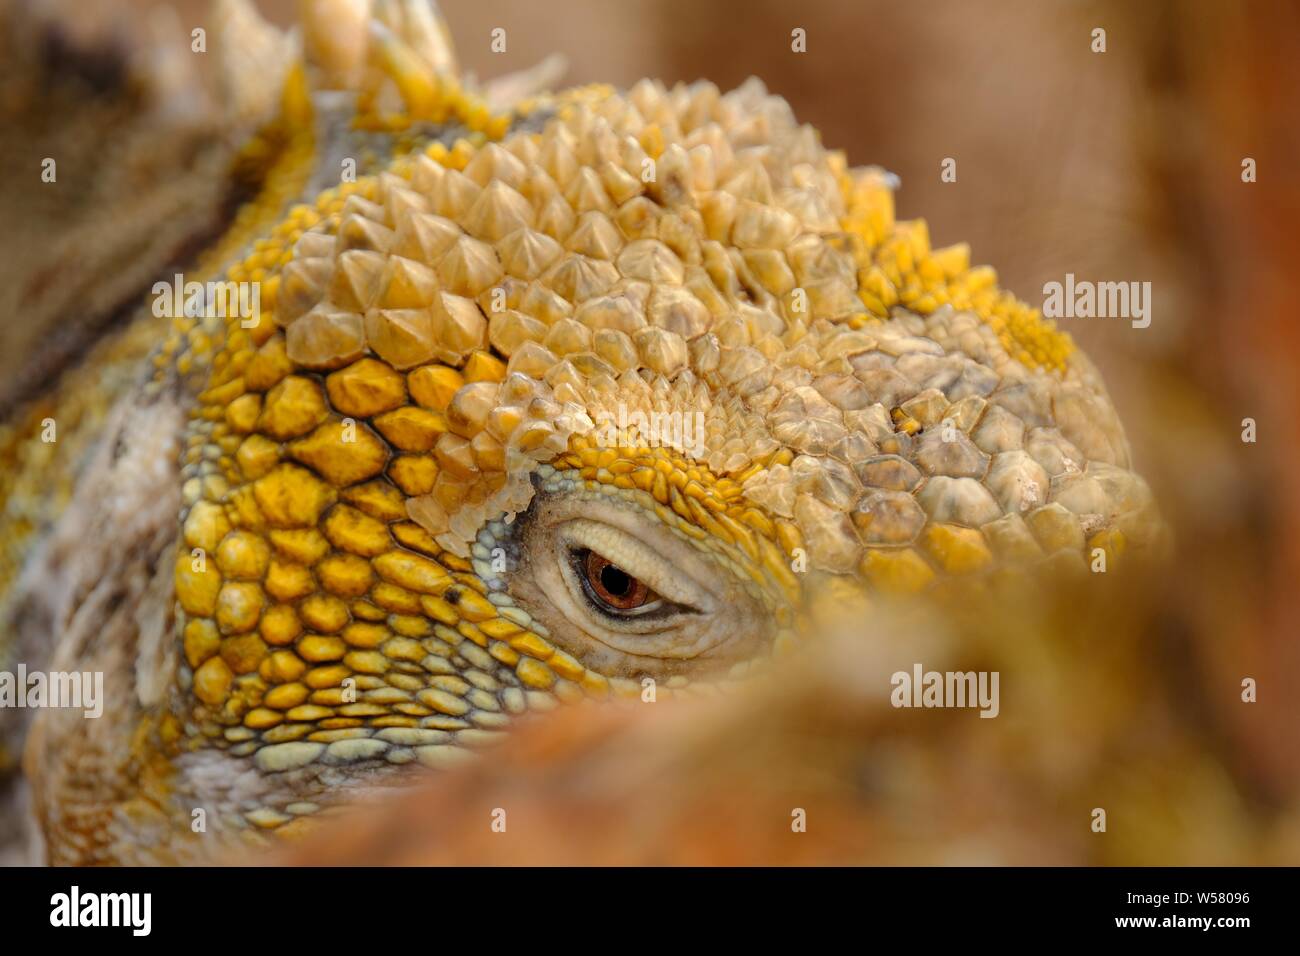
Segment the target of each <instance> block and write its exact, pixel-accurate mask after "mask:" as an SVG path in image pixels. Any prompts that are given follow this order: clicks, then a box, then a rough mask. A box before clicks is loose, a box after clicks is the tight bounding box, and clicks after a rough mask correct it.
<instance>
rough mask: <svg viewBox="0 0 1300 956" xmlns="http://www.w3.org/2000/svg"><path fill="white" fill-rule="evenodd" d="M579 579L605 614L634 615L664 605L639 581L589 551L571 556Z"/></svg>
mask: <svg viewBox="0 0 1300 956" xmlns="http://www.w3.org/2000/svg"><path fill="white" fill-rule="evenodd" d="M574 558H575V560H576V561H577V568H578V575H579V579H580V580H581V581H582V585H583V590H585V591H586V592H587V597H589V598H590V599H591V601H592V603H593V604H595V605H596V606H597V607H598V608H599V609H600V610H602V611H604V612H605V613H606V614H612V615H614V616H616V617H617V616H629V617H630V616H634V615H636V614H644V613H647V612H649V611H654V610H657V609H658V608H659V607H661V606H662V605H663V603H664V601H663V598H661V597H659V595H658V594H656V593H655V592H654V591H652V590H650V588H648V587H647V586H646V584H645V582H644V581H642V580H641V579H639V578H637V577H634V576H633V575H631V574H629V573H628V572H627V571H624V570H623V569H622V568H620V567H619V566H618V565H617V564H615V563H614V562H612V561H610V560H609V559H608V558H605V557H602V556H601V555H599V554H597V553H596V552H595V551H592V550H591V549H590V548H582V549H579V550H578V551H577V552H575V553H574Z"/></svg>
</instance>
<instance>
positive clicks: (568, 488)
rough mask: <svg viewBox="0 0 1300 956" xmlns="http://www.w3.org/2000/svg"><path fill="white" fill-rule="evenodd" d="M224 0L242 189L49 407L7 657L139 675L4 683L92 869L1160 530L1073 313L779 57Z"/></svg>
mask: <svg viewBox="0 0 1300 956" xmlns="http://www.w3.org/2000/svg"><path fill="white" fill-rule="evenodd" d="M220 9H221V11H222V12H221V14H220V18H221V22H222V23H224V24H225V31H224V33H222V34H221V35H220V36H219V37H217V38H214V39H213V40H212V41H211V42H212V43H213V44H214V52H215V53H217V54H219V55H224V56H228V57H233V58H237V62H236V63H235V65H234V66H233V67H231V68H230V69H228V70H227V72H226V78H227V81H228V87H229V88H228V90H227V97H226V100H225V103H226V106H225V107H224V113H223V114H222V115H223V116H224V117H225V125H224V127H223V129H224V131H225V138H224V139H223V138H221V137H219V136H215V135H210V131H207V130H197V131H196V130H190V131H189V134H190V136H191V138H192V140H193V142H195V143H197V144H198V145H197V146H195V147H194V151H193V156H194V157H195V163H196V166H197V168H188V169H186V170H185V171H183V172H181V173H178V174H177V177H178V178H177V179H176V180H175V181H176V182H182V183H186V184H189V187H188V189H186V190H178V191H176V193H175V195H176V197H177V199H176V202H178V203H180V205H179V208H180V209H182V210H183V209H184V202H183V201H184V200H186V198H187V197H195V198H193V202H194V204H195V205H197V206H200V207H202V208H203V209H205V210H207V212H208V213H209V216H208V218H205V217H204V216H200V215H199V214H197V213H190V215H191V219H190V221H187V222H182V223H179V224H178V223H177V222H176V221H175V219H174V216H173V214H172V213H166V214H164V213H163V212H161V211H160V212H155V213H154V214H153V216H154V218H153V219H152V220H151V221H152V222H154V223H155V224H168V225H170V226H172V227H173V228H175V227H178V226H180V227H183V228H176V231H177V233H178V234H179V235H187V234H190V233H192V234H193V235H194V236H203V235H205V234H206V235H207V238H206V239H205V240H204V241H203V242H202V243H201V244H200V248H201V252H200V253H199V254H198V255H193V256H190V257H189V258H188V259H187V258H185V257H184V256H183V255H181V256H180V257H179V259H177V258H176V257H173V259H172V261H181V262H183V263H184V268H183V269H172V268H171V267H170V265H169V264H168V260H167V258H166V257H165V256H162V255H160V254H157V253H155V254H153V255H152V256H151V257H147V256H146V255H145V252H144V251H142V252H141V253H140V256H139V259H140V261H145V259H146V258H147V261H148V262H149V263H151V267H152V269H153V274H151V275H149V276H148V277H147V278H146V279H143V280H142V279H141V277H139V276H135V277H134V278H133V279H132V282H131V283H129V284H130V285H132V286H133V288H134V291H135V293H136V294H137V298H136V300H135V301H136V302H137V303H143V304H138V305H137V307H136V308H135V309H134V310H130V309H128V310H126V315H125V317H124V318H123V319H121V320H119V321H117V322H116V323H110V324H108V325H107V326H105V325H104V324H103V323H88V324H87V327H88V328H90V329H91V332H92V333H93V334H88V336H87V337H88V338H89V339H94V340H95V344H94V346H93V347H91V348H89V349H88V350H87V349H86V348H84V347H83V348H82V350H81V351H80V353H77V352H76V350H68V351H70V352H71V354H72V355H73V357H72V358H66V357H65V358H64V360H63V361H62V364H61V372H60V374H58V375H57V376H48V377H47V379H48V380H47V381H46V382H45V383H43V385H44V386H45V387H43V388H34V387H33V388H29V389H28V391H27V394H26V396H25V399H26V400H25V401H24V403H22V404H21V405H19V406H18V407H17V408H16V410H15V411H14V412H13V413H12V414H11V415H10V416H9V418H8V421H7V423H6V424H5V426H4V432H3V433H2V434H3V446H2V448H0V454H2V455H3V457H4V461H5V474H4V478H3V484H2V485H0V504H2V506H3V512H2V513H0V540H2V541H3V542H4V544H3V548H4V565H3V567H2V568H0V589H3V609H4V614H5V619H4V623H3V627H4V632H3V637H2V638H0V640H2V641H3V643H2V644H0V646H2V647H3V648H4V658H3V660H4V662H5V665H4V667H5V669H8V670H12V669H13V667H14V666H15V664H16V663H17V662H19V661H21V662H22V663H24V665H25V666H26V667H27V669H28V670H39V669H44V670H48V671H52V672H59V671H73V670H75V671H99V672H103V674H104V684H105V701H104V714H103V716H102V717H101V718H99V719H96V720H87V719H85V718H84V717H83V716H82V714H81V712H80V711H76V710H68V709H44V710H40V711H37V712H36V715H35V717H34V718H33V719H32V720H31V721H30V722H28V721H26V720H25V719H23V718H24V717H25V716H26V712H22V713H20V712H17V711H12V710H11V711H0V714H3V716H4V718H5V720H6V721H7V722H8V723H7V747H8V751H7V752H8V753H9V754H10V757H11V761H16V757H17V754H18V753H19V752H20V750H21V753H22V754H23V757H22V780H19V779H18V777H17V776H16V774H12V773H11V777H10V785H11V790H12V795H11V799H18V796H19V795H20V794H26V793H27V790H26V788H30V792H29V796H27V797H25V798H24V799H26V800H29V802H30V817H31V819H32V821H34V824H35V830H36V832H37V833H38V834H39V837H40V840H41V843H42V844H43V850H42V852H43V854H44V858H45V859H48V860H49V861H50V862H54V863H105V862H111V863H142V862H152V863H171V862H183V861H187V860H193V859H201V858H205V857H207V856H208V855H209V854H211V853H212V852H213V849H214V847H228V846H229V845H230V844H231V843H236V844H237V843H239V842H241V841H247V842H249V843H251V844H256V845H262V844H265V843H268V842H274V838H275V836H276V835H286V834H288V835H292V834H294V833H297V832H301V831H303V830H306V829H310V827H311V825H312V821H313V820H314V819H316V818H318V817H320V816H321V815H327V814H329V813H330V812H331V808H333V807H336V806H341V805H344V804H346V803H347V802H349V801H350V800H352V799H354V798H356V797H358V796H359V795H361V794H363V793H366V792H369V791H372V790H375V789H377V788H384V787H386V786H388V785H390V784H395V783H398V782H401V781H403V780H405V779H408V777H409V775H411V774H413V773H417V772H418V770H419V768H421V767H432V768H439V769H441V768H450V767H452V766H454V765H455V764H457V763H458V762H460V761H463V760H466V759H472V758H473V755H474V754H475V753H476V752H479V751H481V750H482V749H483V748H485V747H488V745H490V744H491V742H492V741H493V740H494V739H496V738H498V737H499V736H500V735H501V734H503V733H505V732H507V728H508V726H509V725H510V723H511V720H512V719H513V718H514V716H515V715H519V714H523V713H525V712H529V711H545V710H547V709H550V708H552V707H554V706H556V705H557V704H562V703H567V702H572V701H577V700H581V699H585V698H590V697H606V696H611V697H620V696H631V697H636V696H638V695H641V694H642V693H643V692H644V690H645V688H646V687H647V686H650V685H653V686H655V687H656V688H657V690H658V694H659V695H660V697H662V698H665V699H667V698H671V697H672V696H674V695H679V694H692V693H697V692H699V693H704V692H708V689H709V688H711V687H717V686H720V685H727V684H729V683H733V682H737V681H743V680H744V679H745V678H746V675H747V674H748V673H750V671H751V670H753V669H755V668H762V667H768V666H771V665H770V663H769V662H771V661H773V660H779V658H780V657H781V655H783V654H787V653H794V652H797V646H798V644H799V643H800V641H801V639H802V638H803V636H804V635H805V633H806V632H807V631H808V630H809V628H810V626H811V625H810V624H809V617H808V615H807V613H806V608H807V604H808V600H809V595H810V593H812V592H813V591H816V592H817V593H819V594H823V595H824V594H827V593H829V594H831V595H832V596H834V595H836V594H848V593H850V592H852V593H854V594H858V595H862V594H865V595H867V596H868V597H870V596H872V595H884V594H896V593H906V594H912V593H928V592H933V591H934V590H935V589H937V588H941V587H942V586H943V583H944V582H945V581H949V580H956V579H962V580H972V579H973V580H979V579H980V578H981V577H982V576H987V575H991V574H997V573H1001V572H1004V571H1006V570H1008V569H1011V570H1013V571H1015V572H1016V573H1020V572H1023V573H1026V574H1028V573H1031V572H1032V571H1033V569H1035V568H1040V567H1043V566H1048V567H1053V568H1062V567H1064V568H1068V567H1079V568H1081V567H1083V565H1084V562H1085V558H1086V559H1087V560H1092V556H1093V555H1095V554H1102V555H1104V556H1105V557H1108V558H1109V559H1111V560H1113V559H1114V558H1115V557H1116V556H1117V555H1119V554H1121V553H1124V552H1125V551H1131V550H1141V549H1144V548H1153V547H1154V546H1155V545H1156V544H1157V543H1158V541H1159V540H1160V537H1161V524H1160V520H1159V517H1158V515H1157V512H1156V509H1155V505H1154V503H1153V501H1152V496H1151V493H1150V491H1149V490H1148V488H1147V486H1146V484H1145V483H1144V481H1143V480H1142V478H1141V477H1139V475H1137V474H1136V473H1135V471H1134V470H1133V467H1132V460H1131V454H1130V449H1129V446H1128V443H1127V441H1126V439H1125V436H1124V432H1123V429H1122V427H1121V424H1120V422H1119V419H1118V416H1117V414H1116V411H1115V408H1114V406H1113V404H1112V402H1111V400H1110V399H1109V397H1108V396H1107V392H1106V390H1105V387H1104V385H1103V383H1102V379H1101V377H1100V376H1099V374H1098V372H1097V371H1096V370H1095V368H1094V367H1093V365H1092V364H1091V363H1090V362H1089V361H1088V359H1087V358H1086V357H1085V356H1084V355H1083V354H1082V353H1081V352H1080V351H1079V350H1078V349H1077V348H1076V347H1075V346H1074V344H1073V343H1072V341H1071V340H1070V338H1069V336H1068V335H1066V334H1064V333H1063V332H1061V331H1058V330H1057V329H1056V328H1055V327H1054V326H1053V324H1052V323H1051V322H1049V321H1045V320H1044V319H1043V318H1042V316H1041V315H1040V313H1039V311H1038V310H1036V309H1034V308H1033V307H1031V306H1030V305H1028V304H1026V303H1024V302H1022V301H1020V300H1018V299H1017V298H1016V297H1015V296H1013V295H1012V294H1010V293H1008V292H1005V291H1003V290H1002V289H1000V288H999V286H998V284H997V278H996V275H995V273H994V271H993V270H992V269H991V268H989V267H987V266H972V265H971V263H970V258H969V250H968V248H967V247H966V246H965V245H956V246H948V247H946V248H933V247H932V246H931V244H930V240H929V234H928V230H927V226H926V224H925V222H924V221H922V220H919V219H914V220H898V219H896V218H895V214H894V188H895V185H896V184H895V182H894V180H893V178H892V177H891V176H890V175H889V174H887V173H885V172H884V171H883V170H880V169H878V168H874V167H855V166H851V165H850V164H849V161H848V159H847V158H846V157H845V156H844V155H843V154H842V153H839V152H836V151H834V150H832V149H828V148H827V147H826V146H824V145H823V144H822V142H821V140H820V137H819V134H818V132H817V131H816V130H815V129H814V128H812V127H810V126H807V125H801V124H800V123H798V122H797V121H796V119H795V117H794V116H793V115H792V112H791V110H790V108H789V106H788V105H787V104H786V103H785V102H784V101H783V100H782V99H780V98H779V97H777V96H773V95H770V94H769V93H768V92H767V91H766V90H765V88H764V87H763V85H762V84H761V83H760V82H759V81H758V80H756V79H751V80H749V81H748V82H746V83H745V84H743V85H742V86H741V87H739V88H738V89H736V90H733V91H730V92H725V93H724V92H722V91H721V90H719V89H718V88H717V87H716V86H714V85H713V84H711V83H708V82H698V83H693V84H690V85H678V86H675V87H672V88H668V87H665V86H664V85H663V84H661V83H658V82H655V81H653V80H645V81H642V82H640V83H637V84H636V85H635V86H633V87H632V88H630V89H628V90H616V89H613V88H610V87H606V86H586V87H580V88H576V89H569V90H563V91H560V92H540V91H538V90H536V89H534V87H536V86H537V81H538V79H539V76H549V73H550V71H549V69H547V70H543V71H541V73H540V74H538V75H529V76H524V77H522V78H520V77H514V78H506V79H505V80H504V81H500V82H498V83H495V84H490V85H488V86H487V87H484V88H479V89H475V88H471V87H470V86H469V85H468V84H467V83H465V82H463V81H462V80H461V79H459V78H458V76H459V74H458V72H457V67H456V64H455V61H454V57H453V54H452V52H451V46H450V43H449V42H448V40H447V33H446V29H445V27H444V26H443V24H442V21H441V20H440V18H439V17H438V15H437V13H436V11H435V10H434V9H433V8H432V7H431V6H430V5H429V4H428V3H427V2H426V0H395V2H385V0H379V2H376V3H374V5H373V10H372V9H370V7H369V5H368V4H366V3H364V2H343V0H339V2H321V3H315V4H312V3H309V4H305V5H304V12H303V23H302V25H301V28H300V29H299V30H298V31H297V32H296V33H295V34H293V35H291V36H286V35H284V34H281V33H280V32H279V31H277V30H276V29H275V28H273V27H271V26H269V25H267V24H265V23H264V22H262V21H261V20H260V19H259V18H258V16H257V14H256V13H255V12H254V11H253V10H252V8H251V7H250V6H248V5H247V3H246V2H245V0H228V2H226V3H224V4H222V5H221V8H220ZM50 29H54V28H50ZM223 45H224V46H225V47H226V49H225V52H224V53H223V51H222V49H220V47H222V46H223ZM236 50H237V51H238V52H237V53H236V52H235V51H236ZM268 91H270V92H271V93H274V95H268ZM154 122H161V121H159V120H154ZM244 129H248V130H253V131H252V132H250V133H248V134H246V135H244V134H241V133H240V132H239V131H240V130H244ZM232 131H233V132H232ZM159 148H160V149H164V148H165V144H160V145H159ZM56 158H57V157H56ZM32 175H33V179H34V180H35V177H36V175H37V173H36V172H35V171H34V172H33V173H32ZM76 188H77V183H76V182H75V181H73V179H72V177H71V174H70V173H62V174H60V176H59V177H58V179H57V181H56V182H52V183H47V184H40V185H35V184H34V185H32V186H30V189H31V190H33V191H35V190H39V189H48V190H51V191H54V190H73V189H76ZM197 189H202V190H204V191H205V192H203V193H202V194H201V195H200V194H199V193H196V192H194V191H193V190H197ZM148 199H149V197H148V196H141V197H138V198H137V197H132V202H131V203H129V204H125V208H124V209H122V210H121V214H123V215H126V216H127V217H128V221H124V222H123V228H126V227H127V226H129V225H130V222H129V217H130V213H131V206H132V205H134V204H137V203H138V204H141V205H144V204H147V202H148ZM223 210H225V212H224V213H223V212H222V211H223ZM178 214H179V215H182V216H183V215H186V213H185V212H183V211H182V212H180V213H178ZM33 215H35V214H33ZM143 215H144V213H142V216H143ZM209 219H211V220H212V221H213V222H216V223H224V224H223V225H222V226H221V227H220V228H217V229H214V228H212V226H211V225H210V224H209ZM145 221H146V220H145V219H144V218H141V219H140V220H138V222H141V223H143V222H145ZM139 231H140V229H139V228H138V227H137V228H136V229H135V230H134V232H139ZM150 231H156V230H150ZM96 235H97V236H98V237H100V241H101V242H103V243H108V244H111V243H112V242H113V230H112V228H111V227H110V228H107V229H106V230H101V232H99V233H97V234H96ZM172 245H173V246H174V247H177V248H181V249H183V248H184V245H183V244H182V243H173V244H172ZM127 258H128V259H131V257H127ZM132 261H134V260H132ZM95 265H96V270H97V271H96V275H97V276H98V279H97V281H100V280H102V281H104V282H107V281H108V280H109V279H120V278H121V274H120V271H118V267H117V266H110V265H108V264H105V263H102V262H98V263H95ZM69 268H72V269H73V277H74V278H76V279H77V280H78V283H79V287H80V288H85V289H95V288H99V286H97V285H94V284H90V283H87V282H85V281H83V277H81V276H77V275H76V273H75V266H69ZM173 272H182V273H183V278H184V281H185V282H196V283H200V284H204V283H209V282H211V283H214V285H213V286H212V287H211V290H212V292H211V293H209V287H207V286H206V285H205V286H203V287H202V288H203V294H202V295H201V296H200V297H199V299H196V300H193V301H190V299H189V297H188V294H186V295H184V296H179V297H178V296H175V295H172V294H171V293H170V291H169V290H170V289H171V288H173V281H172V280H173V275H172V273H173ZM86 278H89V277H86ZM154 280H160V284H159V285H156V286H155V285H153V282H154ZM53 281H54V283H55V285H58V283H60V282H62V281H63V279H62V276H61V275H60V278H59V279H56V280H53ZM120 284H121V282H119V285H120ZM104 288H105V289H107V286H104ZM250 290H253V292H254V294H253V295H248V294H247V293H248V292H249V291H250ZM123 295H124V293H123V290H121V289H120V288H119V289H117V290H116V291H115V292H114V294H113V296H111V297H107V296H106V297H104V298H105V305H104V306H103V307H102V308H100V310H99V311H100V312H101V313H103V314H105V315H107V314H108V313H109V312H110V311H111V310H110V309H109V308H108V304H110V303H111V304H113V305H114V306H117V303H118V302H119V301H121V300H123ZM178 298H183V299H185V301H184V302H177V301H173V300H175V299H178ZM250 302H251V303H255V305H256V308H253V309H251V310H250V309H248V308H246V306H248V305H249V303H250ZM75 305H76V302H75V301H73V302H62V303H59V304H57V305H55V306H51V307H50V310H49V311H50V316H51V321H55V320H58V317H59V316H62V315H64V314H66V313H68V312H69V311H70V310H73V309H74V308H75ZM187 306H188V307H187ZM22 307H23V305H22V303H18V304H17V305H16V306H15V308H22ZM4 321H5V322H6V323H14V322H18V321H21V320H20V318H19V315H18V313H17V312H15V313H14V314H10V315H6V316H5V317H4ZM51 327H52V326H45V328H47V329H48V328H51ZM51 428H53V432H52V433H51V432H50V429H51ZM692 428H695V431H692ZM665 430H667V432H669V433H670V434H667V435H665ZM688 436H690V437H691V438H692V439H693V440H690V441H687V440H684V439H685V438H687V437H688ZM51 438H53V440H50V439H51ZM484 759H490V756H488V755H486V754H485V755H484ZM14 770H16V768H15V767H13V766H11V771H14ZM15 788H16V789H15ZM199 820H201V821H202V825H196V821H199Z"/></svg>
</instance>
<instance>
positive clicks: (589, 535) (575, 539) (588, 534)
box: [563, 518, 715, 612]
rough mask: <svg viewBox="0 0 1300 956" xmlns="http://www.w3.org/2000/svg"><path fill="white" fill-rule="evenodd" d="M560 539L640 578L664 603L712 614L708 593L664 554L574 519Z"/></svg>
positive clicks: (609, 529) (621, 533) (600, 524)
mask: <svg viewBox="0 0 1300 956" xmlns="http://www.w3.org/2000/svg"><path fill="white" fill-rule="evenodd" d="M563 536H564V538H565V540H566V541H567V542H568V543H569V544H570V545H578V546H579V547H583V548H588V549H590V550H592V551H594V552H596V553H597V554H599V555H600V556H601V557H602V558H604V559H605V560H606V561H609V562H610V563H611V564H615V565H617V566H618V567H620V568H621V569H622V570H623V571H625V572H626V573H628V574H630V575H632V576H633V577H635V578H639V579H640V580H641V581H642V582H643V583H644V584H645V585H646V587H648V588H650V590H652V591H654V592H655V593H656V594H658V595H659V596H660V597H661V598H664V599H665V600H668V601H672V602H674V603H676V604H681V605H684V606H686V607H688V608H691V609H694V610H697V611H701V612H708V611H712V610H714V607H715V602H714V600H713V597H712V595H710V594H709V592H708V591H706V590H705V589H704V588H702V587H701V586H700V585H699V584H698V583H697V582H696V581H694V580H693V579H692V578H690V577H689V576H688V575H686V574H684V573H682V571H681V570H680V569H679V568H677V567H675V566H674V565H673V563H672V562H671V561H670V560H669V559H668V558H667V557H665V556H664V555H663V554H661V553H660V552H658V551H657V550H655V549H654V548H653V547H651V546H650V545H648V544H646V543H645V542H643V541H639V540H637V539H636V538H635V537H633V536H632V535H630V534H628V533H627V532H625V531H621V530H619V529H618V528H615V527H613V526H612V525H608V524H604V523H603V522H599V521H589V520H587V519H585V518H574V519H572V520H570V521H567V522H565V525H564V531H563Z"/></svg>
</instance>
